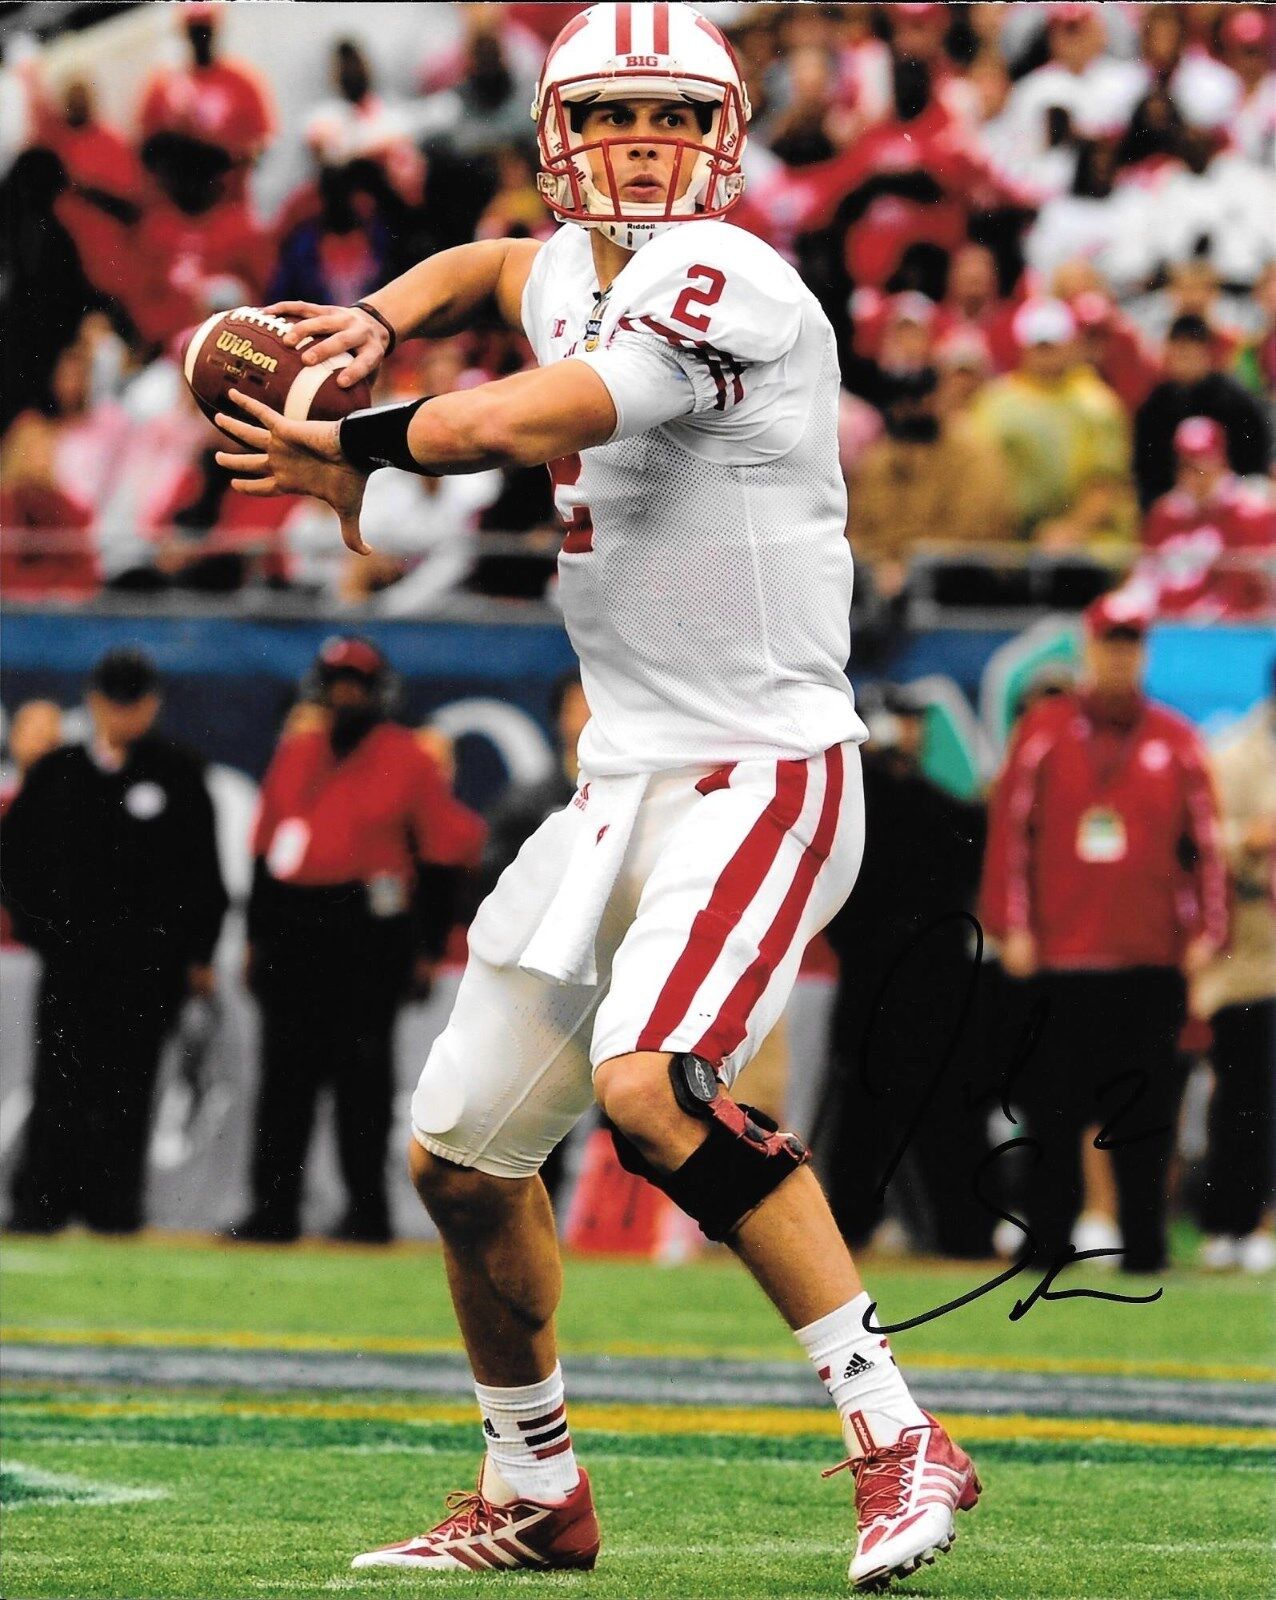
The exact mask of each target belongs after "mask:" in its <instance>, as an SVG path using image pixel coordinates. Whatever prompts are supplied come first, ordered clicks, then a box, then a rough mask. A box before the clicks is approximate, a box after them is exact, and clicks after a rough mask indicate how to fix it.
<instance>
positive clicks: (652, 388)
mask: <svg viewBox="0 0 1276 1600" xmlns="http://www.w3.org/2000/svg"><path fill="white" fill-rule="evenodd" d="M522 316H523V326H524V328H525V329H526V331H527V336H528V338H529V339H530V340H531V343H532V347H533V349H534V350H535V352H536V356H537V359H538V360H539V362H540V364H541V365H542V366H548V365H549V363H550V362H552V361H560V360H563V359H564V358H566V357H569V356H571V357H576V358H579V359H581V360H584V361H586V362H588V363H589V364H590V365H592V366H593V367H594V368H595V370H596V371H597V372H598V374H599V376H600V377H601V378H602V379H603V381H604V382H605V383H607V385H608V388H609V390H610V392H611V394H612V397H613V399H614V400H615V402H616V409H617V413H618V416H619V422H618V425H617V429H616V432H615V434H614V435H613V437H612V439H611V440H609V441H608V443H606V444H604V445H599V446H596V447H595V448H594V449H592V450H586V451H585V452H583V454H582V455H581V456H579V457H576V456H573V457H569V458H565V459H564V460H562V461H559V462H555V463H554V464H553V465H552V467H551V472H552V475H553V477H554V483H555V500H556V504H557V507H558V510H559V513H560V515H561V516H562V518H563V520H564V523H565V524H566V528H567V533H566V538H565V540H564V544H563V549H562V553H561V555H560V557H559V564H558V571H559V586H560V595H561V599H562V606H563V614H564V618H565V621H566V624H567V630H568V633H569V635H570V637H571V641H572V643H573V645H574V646H575V648H576V652H577V654H578V655H579V657H580V663H581V677H582V681H583V684H584V689H585V694H586V697H587V698H588V701H589V706H590V711H591V713H592V717H591V720H590V722H589V724H588V726H587V727H586V729H585V732H584V735H583V736H582V739H581V745H580V760H581V765H582V767H583V768H584V769H585V771H586V772H587V773H597V774H599V775H600V776H601V775H610V774H619V773H633V772H656V771H661V770H666V769H670V768H678V767H685V766H688V765H693V764H703V763H725V762H729V761H743V760H752V759H759V758H771V759H781V758H785V757H799V756H809V755H811V754H813V753H814V752H817V751H820V750H825V749H827V748H828V747H829V746H831V745H835V744H840V743H841V742H843V741H844V740H847V739H850V740H855V741H859V740H862V739H864V738H865V737H866V736H867V733H866V730H865V728H864V725H863V723H862V722H861V721H860V719H859V717H858V716H857V715H856V712H855V705H854V697H853V695H852V692H851V687H850V684H849V683H848V681H847V678H846V672H845V668H846V662H847V658H848V655H849V652H850V608H851V585H852V576H853V564H852V561H851V553H850V549H849V547H848V545H847V542H846V537H845V527H846V490H845V485H844V483H843V480H842V475H841V471H840V468H839V464H838V452H837V413H838V390H839V372H838V363H837V354H836V350H835V346H834V339H833V332H832V329H831V328H830V326H829V323H828V320H827V318H826V317H825V316H824V314H823V312H822V311H821V309H820V307H819V304H818V302H817V301H816V300H815V298H814V296H813V295H812V294H811V293H810V291H809V290H808V289H807V288H806V286H805V285H804V284H803V283H802V280H801V279H800V278H799V276H798V275H797V273H796V272H795V271H794V270H793V269H792V268H791V267H790V266H789V265H788V264H787V263H786V262H785V261H783V260H782V258H781V257H780V256H779V255H777V254H776V252H775V251H774V250H772V249H771V247H770V246H769V245H767V244H764V243H763V242H762V241H761V240H760V239H757V238H755V237H754V236H753V235H752V234H749V233H745V232H744V231H743V230H742V229H739V228H736V227H733V226H732V225H731V224H729V223H725V222H708V221H701V222H686V223H683V224H681V225H680V226H679V227H677V228H671V229H670V230H669V231H668V232H667V233H665V234H662V235H660V236H658V237H657V238H655V239H653V240H652V241H651V242H650V243H649V244H647V245H646V246H645V247H644V248H643V249H642V250H639V251H637V252H636V253H635V254H634V255H633V256H632V257H631V258H630V260H629V261H628V262H627V263H626V265H625V267H624V269H623V270H622V271H621V272H620V274H619V275H618V276H617V277H616V279H615V280H614V282H613V283H612V285H611V287H610V289H609V291H608V292H607V293H606V294H605V295H602V296H600V295H599V293H598V279H597V276H596V273H595V270H594V261H593V254H592V250H591V247H590V236H589V233H588V231H587V230H586V229H584V228H581V227H578V226H576V225H575V224H569V225H567V226H564V227H563V228H561V229H560V230H559V232H558V233H557V234H555V236H554V237H553V238H552V239H550V240H549V241H548V243H547V244H546V245H545V246H544V247H543V248H542V249H541V251H540V252H539V254H538V255H537V257H536V260H535V262H534V263H533V266H532V270H531V273H530V275H529V277H528V281H527V287H526V290H525V292H524V296H523V305H522Z"/></svg>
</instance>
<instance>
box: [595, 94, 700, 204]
mask: <svg viewBox="0 0 1276 1600" xmlns="http://www.w3.org/2000/svg"><path fill="white" fill-rule="evenodd" d="M581 135H582V138H583V140H584V142H585V144H586V145H595V146H598V145H599V142H600V141H602V142H603V144H602V147H601V148H594V149H589V150H586V151H585V156H586V159H587V160H588V162H589V169H590V176H591V177H592V179H593V181H594V186H595V187H596V188H597V189H598V191H599V192H600V193H601V194H604V195H610V194H612V192H613V191H612V179H613V178H614V181H615V198H616V199H617V200H619V201H620V202H622V203H624V202H626V201H627V202H628V203H629V204H631V205H634V204H637V205H663V204H664V203H665V201H666V199H667V198H668V197H669V182H670V179H671V178H672V177H673V176H674V173H675V170H676V172H677V184H676V187H675V189H674V193H673V198H674V199H675V200H679V199H681V198H682V195H683V194H684V193H685V191H686V189H687V186H688V184H689V183H690V182H691V177H692V170H693V168H694V166H695V161H694V158H693V157H692V156H691V154H690V152H688V151H685V150H680V149H679V146H678V144H677V143H676V142H675V141H678V140H682V141H686V142H687V143H689V144H700V143H701V142H702V141H703V135H702V134H701V132H700V124H699V123H698V122H697V120H696V114H695V112H694V111H693V110H692V109H691V107H690V106H689V105H685V104H683V102H681V101H679V100H616V101H612V102H611V103H609V104H606V105H599V106H591V107H590V108H589V110H588V111H587V112H586V113H585V118H584V121H583V122H582V124H581ZM609 164H610V167H611V176H609V175H608V170H607V169H608V165H609Z"/></svg>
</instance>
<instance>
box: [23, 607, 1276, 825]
mask: <svg viewBox="0 0 1276 1600" xmlns="http://www.w3.org/2000/svg"><path fill="white" fill-rule="evenodd" d="M1076 626H1077V624H1076V619H1074V618H1069V617H1062V616H1061V617H1057V618H1048V619H1044V620H1043V621H1041V622H1039V623H1037V624H1034V626H1033V627H1032V628H1031V629H1029V630H1027V631H1026V632H1024V633H1017V632H1016V631H1014V630H1010V629H1001V630H998V629H971V628H936V629H932V630H929V631H927V632H925V633H919V634H915V635H912V636H910V637H908V638H907V639H905V640H903V641H902V642H901V644H900V646H899V647H898V648H897V650H896V651H895V652H894V653H893V655H892V656H891V657H890V658H889V659H888V660H887V661H886V662H885V663H884V664H883V667H882V669H881V674H880V675H881V676H882V677H886V678H890V679H892V680H893V681H896V682H901V683H912V682H917V680H926V681H927V685H928V691H927V698H928V700H929V701H931V702H932V703H933V704H934V705H935V706H936V708H937V712H936V714H937V716H938V715H939V713H941V712H942V713H943V718H942V720H943V724H944V726H943V733H944V738H945V741H946V746H947V745H953V743H954V741H956V744H957V745H960V746H962V749H961V750H950V751H949V752H948V754H947V756H946V758H945V760H946V767H951V768H952V769H953V771H957V772H961V773H966V774H975V773H979V772H982V773H983V775H984V776H985V777H986V776H987V775H988V771H987V769H988V766H989V763H990V760H995V753H996V752H997V751H999V750H1000V748H1001V744H1002V739H1003V737H1004V726H1003V724H1004V716H1005V707H1004V706H1003V705H1002V704H1001V700H1002V698H1003V697H1004V695H1005V693H1007V692H1010V691H1011V690H1012V689H1013V687H1014V684H1015V683H1016V682H1017V680H1018V677H1019V676H1020V672H1019V669H1020V667H1022V666H1025V665H1027V660H1026V657H1027V656H1032V657H1034V658H1035V656H1036V655H1037V653H1038V652H1039V651H1040V649H1041V648H1043V647H1045V648H1046V653H1047V654H1052V655H1053V654H1058V655H1061V656H1063V657H1065V658H1066V657H1067V655H1068V654H1069V653H1070V651H1071V649H1074V648H1075V644H1074V642H1073V641H1074V640H1075V633H1076ZM343 630H351V631H357V632H360V633H364V634H366V635H367V636H368V637H369V638H371V639H373V640H374V641H375V643H376V644H377V645H378V647H379V648H380V649H382V650H383V651H384V652H385V654H386V656H387V658H388V659H389V661H390V662H391V664H392V666H393V667H394V669H395V671H396V672H397V673H398V675H399V677H400V679H401V680H402V685H403V697H402V708H401V710H402V715H403V717H404V719H405V720H406V721H408V722H409V723H419V722H424V721H426V720H427V719H436V720H438V721H439V722H440V723H441V725H442V726H444V727H445V728H446V729H447V731H448V732H450V733H452V734H453V735H454V736H456V737H457V738H458V779H457V787H458V791H459V792H460V794H461V796H462V798H464V799H465V800H466V801H468V802H469V803H470V804H473V805H476V806H478V807H480V808H482V807H484V806H486V805H488V804H490V803H491V801H492V800H493V799H494V798H495V797H496V795H497V794H498V793H499V791H500V790H501V788H503V786H504V784H505V782H506V779H507V777H508V776H509V775H510V773H511V772H515V773H517V775H518V776H520V777H523V776H528V777H535V776H537V775H538V771H539V770H543V768H544V765H545V764H546V763H547V762H548V760H549V743H548V729H549V702H550V693H551V690H552V688H553V684H554V681H555V679H556V678H558V676H559V675H560V674H561V673H563V672H565V671H567V670H568V669H569V668H571V667H572V666H574V664H575V657H574V655H573V653H572V649H571V646H570V644H569V643H568V641H567V635H566V633H565V632H564V630H563V629H562V627H561V626H560V625H559V624H557V623H555V622H553V621H535V622H509V623H505V622H495V623H473V622H443V621H440V622H428V623H427V622H373V621H369V622H366V623H365V622H362V621H359V620H356V619H347V618H341V619H313V618H311V619H304V620H296V621H293V620H269V621H266V620H252V619H241V618H228V617H136V616H104V615H102V614H100V613H84V612H81V613H68V612H34V611H22V612H10V613H7V614H6V615H5V619H4V659H3V667H2V668H0V698H2V699H3V702H4V709H5V712H6V714H8V715H11V714H12V712H13V710H14V709H15V707H16V706H18V705H20V704H21V703H22V702H23V701H24V700H29V699H32V698H35V697H41V698H48V699H52V700H57V701H58V702H59V703H61V704H62V705H64V706H73V705H76V704H78V702H79V700H80V698H81V694H82V691H83V686H84V680H85V678H86V676H87V674H88V672H89V669H90V668H91V667H92V665H93V663H94V661H96V660H97V658H98V657H99V656H100V655H102V654H103V652H104V651H106V650H110V649H115V648H119V647H121V646H124V645H137V646H141V647H142V648H143V649H146V650H148V651H149V652H150V653H151V654H152V655H153V656H154V657H155V659H156V661H157V663H158V664H159V666H160V669H161V670H162V671H163V673H164V675H165V678H166V682H167V691H166V703H165V709H164V716H163V726H164V728H165V729H166V731H167V732H169V733H171V734H172V735H173V736H174V737H175V738H179V739H182V740H184V741H185V742H186V743H187V744H189V745H191V746H192V747H193V748H194V749H196V750H198V751H199V752H200V754H201V755H203V756H204V757H205V758H206V759H207V760H209V761H212V762H219V763H221V764H223V765H226V766H231V767H236V768H238V769H239V770H240V771H241V772H244V773H246V774H248V775H249V776H250V777H252V778H260V777H261V775H262V773H263V772H264V771H265V768H266V763H267V762H268V760H269V759H270V753H271V751H272V749H273V748H274V744H275V740H276V737H277V735H278V730H279V726H280V723H281V721H282V719H283V716H284V714H285V713H286V711H287V709H288V707H289V705H290V704H291V703H292V699H293V695H294V693H295V689H296V684H297V682H298V680H299V679H300V678H301V677H302V676H303V674H304V673H305V672H306V670H307V668H308V667H309V666H310V664H311V663H312V661H313V660H314V658H315V655H316V653H317V652H318V650H319V647H320V645H321V644H322V643H323V641H324V639H325V638H327V637H328V635H329V634H331V633H333V632H337V631H343ZM1047 635H1048V636H1049V638H1048V639H1047ZM1025 652H1026V656H1025V661H1024V662H1020V661H1019V659H1018V658H1019V656H1020V655H1021V654H1024V653H1025ZM1274 661H1276V639H1274V638H1273V634H1272V631H1271V630H1270V629H1268V628H1262V627H1236V626H1231V627H1211V628H1189V627H1181V626H1160V627H1157V628H1156V629H1154V631H1153V633H1152V636H1151V640H1150V648H1149V662H1148V688H1149V692H1150V693H1151V694H1152V695H1153V696H1154V697H1155V698H1157V699H1160V700H1163V701H1165V702H1166V703H1167V704H1168V705H1171V706H1173V707H1174V708H1175V709H1176V710H1179V711H1181V712H1183V714H1184V715H1186V716H1188V717H1190V718H1192V720H1193V721H1195V722H1197V723H1199V724H1201V725H1202V727H1203V729H1204V731H1205V732H1206V733H1207V734H1209V735H1211V736H1212V735H1214V734H1216V733H1218V732H1220V731H1221V730H1222V729H1223V728H1224V727H1225V726H1226V725H1227V724H1228V723H1229V722H1231V721H1234V720H1235V719H1236V718H1237V717H1239V716H1242V715H1243V714H1244V713H1245V712H1246V711H1247V710H1248V709H1249V708H1250V707H1251V706H1252V705H1253V704H1254V702H1255V701H1256V700H1258V699H1260V698H1261V697H1262V696H1263V695H1264V694H1266V693H1268V692H1270V688H1271V674H1272V668H1273V662H1274ZM856 676H857V675H856V674H855V673H854V671H852V678H853V679H855V678H856ZM943 680H946V681H947V687H946V688H944V687H943ZM919 687H920V685H919ZM941 688H942V689H943V692H942V693H941V692H940V690H941ZM963 701H964V705H963V703H962V702H963ZM966 706H968V707H969V715H966V712H965V707H966ZM958 712H960V713H961V714H960V715H958V714H956V713H958ZM981 727H982V735H981V733H980V729H981ZM967 746H969V747H970V748H966V747H967ZM979 746H982V748H979ZM990 753H991V754H990ZM935 775H936V777H938V778H939V779H940V780H941V781H945V777H946V773H941V772H936V774H935ZM956 786H957V787H958V788H959V789H964V788H966V787H967V786H968V784H967V782H960V783H958V784H957V785H956Z"/></svg>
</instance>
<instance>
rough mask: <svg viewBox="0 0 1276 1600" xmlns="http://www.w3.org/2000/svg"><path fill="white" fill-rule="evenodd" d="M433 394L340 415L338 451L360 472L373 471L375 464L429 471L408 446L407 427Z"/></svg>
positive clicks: (423, 471)
mask: <svg viewBox="0 0 1276 1600" xmlns="http://www.w3.org/2000/svg"><path fill="white" fill-rule="evenodd" d="M433 398H434V396H433V395H428V394H423V395H422V396H421V398H420V399H419V400H408V401H403V402H400V401H395V402H394V403H393V404H391V405H388V406H369V407H368V408H367V409H366V410H364V411H352V412H351V413H350V415H349V416H348V417H343V418H342V419H341V423H340V425H339V427H338V429H337V441H338V443H339V444H340V446H341V454H342V455H343V456H344V457H345V458H346V460H347V461H348V462H349V463H350V465H351V466H352V467H357V468H358V469H359V471H360V472H375V471H376V470H377V468H378V467H398V468H399V469H400V470H401V471H403V472H418V473H420V474H421V476H422V477H426V478H428V477H430V476H432V474H431V473H430V472H429V471H428V470H427V469H426V468H425V467H424V466H422V465H421V463H420V462H419V461H418V460H417V458H416V457H415V456H414V455H413V454H412V452H411V450H409V449H408V427H409V425H410V424H411V421H412V418H413V417H415V416H416V414H417V412H418V411H419V410H420V409H421V407H422V406H423V405H424V404H425V402H426V401H427V400H432V399H433Z"/></svg>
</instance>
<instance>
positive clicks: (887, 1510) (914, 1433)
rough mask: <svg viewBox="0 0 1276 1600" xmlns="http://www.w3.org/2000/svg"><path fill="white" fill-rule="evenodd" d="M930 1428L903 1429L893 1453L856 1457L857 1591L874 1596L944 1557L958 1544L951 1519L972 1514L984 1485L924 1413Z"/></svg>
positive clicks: (957, 1448) (891, 1448)
mask: <svg viewBox="0 0 1276 1600" xmlns="http://www.w3.org/2000/svg"><path fill="white" fill-rule="evenodd" d="M925 1416H926V1419H927V1422H928V1423H929V1426H928V1427H922V1426H921V1425H920V1424H919V1425H918V1426H917V1427H914V1428H905V1429H904V1431H903V1433H902V1434H901V1435H900V1437H899V1439H898V1440H897V1441H896V1442H895V1443H894V1444H892V1445H886V1446H885V1447H883V1448H881V1449H876V1450H870V1451H869V1452H868V1453H867V1454H866V1455H862V1456H853V1457H852V1458H851V1459H850V1460H849V1461H843V1462H841V1463H839V1465H837V1466H836V1467H830V1468H829V1470H828V1471H827V1472H825V1473H824V1474H823V1476H824V1477H826V1478H828V1477H831V1476H832V1475H833V1473H835V1472H841V1471H842V1469H843V1468H844V1467H848V1468H849V1469H850V1471H851V1472H852V1474H853V1475H854V1478H855V1511H856V1520H857V1522H858V1524H859V1539H858V1541H857V1543H856V1546H855V1555H854V1557H853V1558H852V1560H851V1566H850V1579H851V1583H852V1584H853V1585H854V1587H855V1588H856V1589H860V1590H864V1591H868V1592H873V1593H877V1592H880V1591H882V1590H884V1589H885V1588H886V1587H887V1586H888V1585H889V1583H890V1581H891V1579H892V1578H907V1577H908V1576H909V1574H910V1573H913V1572H916V1571H917V1569H918V1567H920V1566H922V1565H923V1564H927V1565H929V1564H930V1563H931V1562H933V1561H934V1559H935V1557H936V1556H938V1555H943V1553H944V1552H945V1551H946V1550H948V1549H949V1548H950V1547H951V1545H952V1542H953V1540H954V1539H955V1538H956V1537H957V1534H956V1531H955V1530H954V1528H953V1513H954V1512H955V1511H969V1510H970V1509H971V1507H972V1506H973V1505H974V1504H975V1502H976V1500H978V1499H979V1494H980V1490H981V1488H982V1485H981V1484H980V1482H979V1474H978V1473H977V1472H976V1471H975V1467H974V1463H973V1462H972V1461H971V1459H970V1457H969V1456H968V1455H967V1454H966V1452H965V1451H964V1450H963V1449H962V1448H961V1447H960V1445H956V1444H954V1443H953V1441H952V1440H951V1439H950V1438H949V1437H948V1435H947V1434H946V1433H945V1432H944V1430H943V1428H942V1427H940V1425H939V1423H938V1422H936V1421H935V1419H934V1417H932V1416H931V1415H930V1413H929V1412H926V1413H925Z"/></svg>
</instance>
